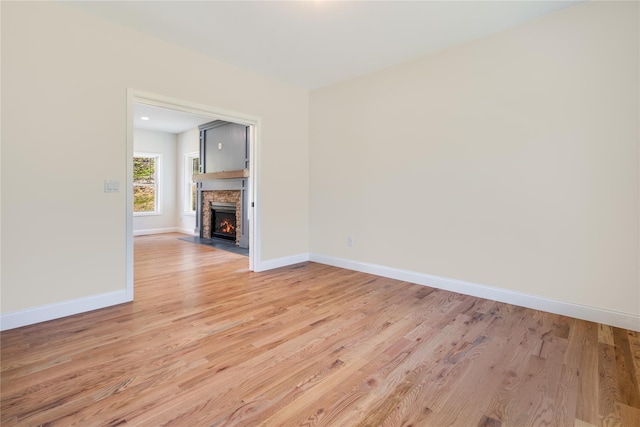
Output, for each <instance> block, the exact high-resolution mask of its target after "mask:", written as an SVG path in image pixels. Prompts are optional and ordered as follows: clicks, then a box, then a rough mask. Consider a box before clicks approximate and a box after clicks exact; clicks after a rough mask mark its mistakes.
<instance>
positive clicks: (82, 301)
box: [0, 290, 132, 331]
mask: <svg viewBox="0 0 640 427" xmlns="http://www.w3.org/2000/svg"><path fill="white" fill-rule="evenodd" d="M130 301H132V298H130V297H129V296H128V292H127V291H126V290H121V291H114V292H109V293H106V294H100V295H94V296H89V297H84V298H78V299H73V300H69V301H63V302H59V303H55V304H48V305H43V306H40V307H33V308H28V309H26V310H19V311H13V312H11V313H6V314H2V315H0V330H1V331H6V330H9V329H15V328H19V327H21V326H27V325H33V324H35V323H40V322H46V321H48V320H54V319H59V318H61V317H67V316H72V315H74V314H79V313H85V312H87V311H92V310H97V309H100V308H105V307H110V306H112V305H117V304H122V303H125V302H130Z"/></svg>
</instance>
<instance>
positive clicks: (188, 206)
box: [184, 153, 200, 213]
mask: <svg viewBox="0 0 640 427" xmlns="http://www.w3.org/2000/svg"><path fill="white" fill-rule="evenodd" d="M184 171H185V173H184V183H185V186H184V188H185V191H184V194H185V198H184V211H185V212H187V213H195V212H196V182H195V181H194V180H193V175H195V174H198V173H200V155H199V154H198V153H187V154H185V155H184Z"/></svg>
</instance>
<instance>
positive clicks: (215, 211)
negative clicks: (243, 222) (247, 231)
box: [210, 202, 238, 241]
mask: <svg viewBox="0 0 640 427" xmlns="http://www.w3.org/2000/svg"><path fill="white" fill-rule="evenodd" d="M210 206H211V237H218V238H221V239H227V240H233V241H235V240H236V228H237V226H238V224H237V220H236V204H235V203H222V202H211V205H210Z"/></svg>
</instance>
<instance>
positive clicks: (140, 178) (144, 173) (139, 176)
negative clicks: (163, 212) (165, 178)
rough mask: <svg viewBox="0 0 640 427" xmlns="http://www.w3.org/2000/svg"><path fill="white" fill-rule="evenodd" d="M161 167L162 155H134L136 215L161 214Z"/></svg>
mask: <svg viewBox="0 0 640 427" xmlns="http://www.w3.org/2000/svg"><path fill="white" fill-rule="evenodd" d="M160 166H161V155H160V154H155V153H134V154H133V214H134V215H159V214H160V189H159V185H158V184H159V181H160Z"/></svg>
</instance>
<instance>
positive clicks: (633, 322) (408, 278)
mask: <svg viewBox="0 0 640 427" xmlns="http://www.w3.org/2000/svg"><path fill="white" fill-rule="evenodd" d="M309 260H310V261H313V262H317V263H320V264H327V265H332V266H334V267H340V268H345V269H347V270H355V271H360V272H363V273H369V274H375V275H376V276H382V277H388V278H390V279H396V280H402V281H405V282H411V283H416V284H418V285H424V286H430V287H432V288H438V289H443V290H446V291H451V292H457V293H461V294H465V295H471V296H474V297H479V298H485V299H490V300H494V301H500V302H504V303H508V304H513V305H517V306H521V307H526V308H531V309H535V310H541V311H546V312H549V313H554V314H560V315H563V316H570V317H575V318H577V319H582V320H588V321H591V322H597V323H602V324H605V325H611V326H616V327H619V328H624V329H630V330H633V331H638V332H640V316H636V315H633V314H630V313H623V312H618V311H613V310H607V309H603V308H599V307H592V306H587V305H581V304H575V303H572V302H567V301H559V300H554V299H550V298H544V297H539V296H535V295H529V294H525V293H522V292H517V291H511V290H508V289H502V288H495V287H491V286H485V285H482V284H478V283H472V282H465V281H462V280H456V279H449V278H446V277H440V276H434V275H431V274H425V273H417V272H414V271H409V270H402V269H398V268H393V267H386V266H382V265H377V264H370V263H366V262H359V261H352V260H348V259H343V258H335V257H329V256H325V255H318V254H310V255H309Z"/></svg>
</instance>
